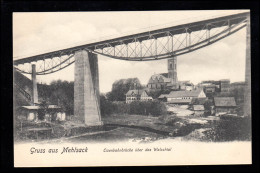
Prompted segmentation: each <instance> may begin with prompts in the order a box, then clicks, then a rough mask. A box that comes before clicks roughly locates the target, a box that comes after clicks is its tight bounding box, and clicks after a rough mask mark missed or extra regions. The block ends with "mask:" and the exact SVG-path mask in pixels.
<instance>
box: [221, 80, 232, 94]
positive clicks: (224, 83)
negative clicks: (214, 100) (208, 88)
mask: <svg viewBox="0 0 260 173" xmlns="http://www.w3.org/2000/svg"><path fill="white" fill-rule="evenodd" d="M229 88H230V80H229V79H222V80H220V91H221V92H228V91H229Z"/></svg>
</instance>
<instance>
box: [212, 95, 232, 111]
mask: <svg viewBox="0 0 260 173" xmlns="http://www.w3.org/2000/svg"><path fill="white" fill-rule="evenodd" d="M214 106H215V114H216V116H220V115H224V114H228V113H235V109H236V101H235V98H234V97H214Z"/></svg>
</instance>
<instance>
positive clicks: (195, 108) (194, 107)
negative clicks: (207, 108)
mask: <svg viewBox="0 0 260 173" xmlns="http://www.w3.org/2000/svg"><path fill="white" fill-rule="evenodd" d="M193 110H194V111H204V105H193Z"/></svg>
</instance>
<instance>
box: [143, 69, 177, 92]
mask: <svg viewBox="0 0 260 173" xmlns="http://www.w3.org/2000/svg"><path fill="white" fill-rule="evenodd" d="M169 87H172V79H170V78H168V73H161V74H154V75H152V76H151V77H150V79H149V81H148V84H147V88H149V89H150V90H161V89H166V88H169Z"/></svg>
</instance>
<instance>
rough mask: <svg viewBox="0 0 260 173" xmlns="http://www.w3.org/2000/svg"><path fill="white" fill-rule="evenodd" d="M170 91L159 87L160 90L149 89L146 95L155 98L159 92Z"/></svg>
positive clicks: (166, 92)
mask: <svg viewBox="0 0 260 173" xmlns="http://www.w3.org/2000/svg"><path fill="white" fill-rule="evenodd" d="M170 92H171V90H170V89H161V90H150V91H149V92H148V95H149V96H151V97H152V98H153V99H157V98H158V97H159V96H160V95H161V94H169V93H170Z"/></svg>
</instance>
